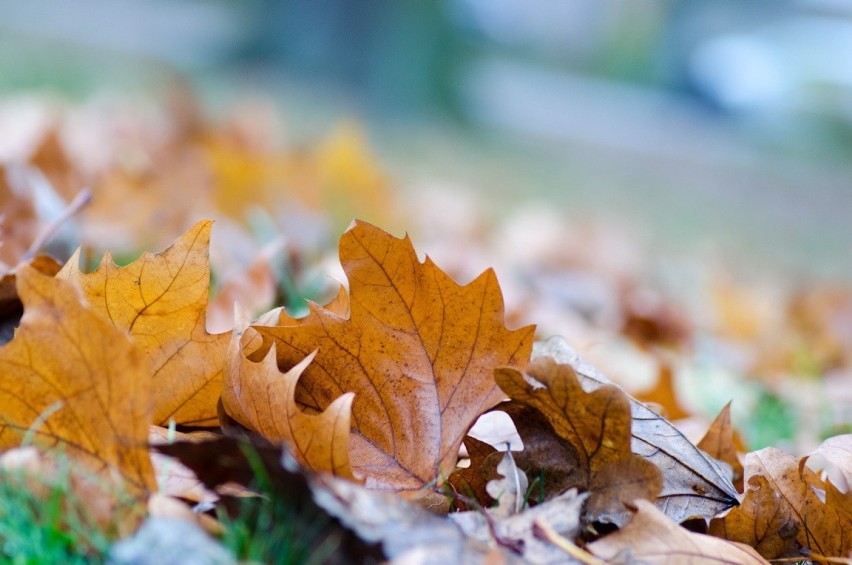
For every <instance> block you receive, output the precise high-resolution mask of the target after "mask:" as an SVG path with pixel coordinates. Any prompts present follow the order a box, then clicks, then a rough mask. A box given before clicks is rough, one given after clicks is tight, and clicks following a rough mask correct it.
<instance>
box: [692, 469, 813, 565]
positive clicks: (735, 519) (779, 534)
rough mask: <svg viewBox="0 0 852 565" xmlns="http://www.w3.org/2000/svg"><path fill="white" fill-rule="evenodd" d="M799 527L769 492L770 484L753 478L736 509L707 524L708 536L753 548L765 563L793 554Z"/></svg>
mask: <svg viewBox="0 0 852 565" xmlns="http://www.w3.org/2000/svg"><path fill="white" fill-rule="evenodd" d="M798 531H799V527H798V525H797V523H796V521H795V520H794V519H793V515H792V511H791V508H790V505H789V504H786V503H785V502H784V499H783V498H781V497H780V496H779V495H778V492H777V491H776V490H775V489H773V488H772V485H771V484H770V483H769V480H768V479H767V478H766V477H764V476H762V475H755V476H753V477H750V478H749V480H748V489H747V490H746V492H745V496H744V497H743V501H742V502H741V503H740V506H739V508H734V509H733V510H731V511H730V512H728V514H727V515H726V516H725V517H724V518H714V519H713V520H711V521H710V530H709V533H710V534H711V535H714V536H717V537H720V538H723V539H727V540H731V541H735V542H739V543H743V544H745V545H748V546H750V547H753V548H754V549H755V550H756V551H757V552H758V553H760V555H762V556H763V557H765V558H766V559H775V558H777V557H782V556H784V555H787V554H793V553H794V551H795V549H796V547H797V546H796V533H797V532H798Z"/></svg>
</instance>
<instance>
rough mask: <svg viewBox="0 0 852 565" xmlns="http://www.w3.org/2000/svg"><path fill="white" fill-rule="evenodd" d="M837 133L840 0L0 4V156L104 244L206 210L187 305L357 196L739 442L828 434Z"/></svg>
mask: <svg viewBox="0 0 852 565" xmlns="http://www.w3.org/2000/svg"><path fill="white" fill-rule="evenodd" d="M151 100H154V101H155V102H153V103H152V102H151ZM128 101H129V102H128ZM850 155H852V1H850V0H750V1H742V0H679V1H674V0H597V1H594V2H590V1H580V0H419V1H415V0H410V1H403V0H357V1H351V0H350V1H346V0H286V1H280V2H278V1H273V0H256V1H253V2H229V1H225V0H206V1H200V0H146V1H122V2H115V1H112V0H76V1H75V2H73V3H68V2H64V1H61V0H30V1H29V2H26V3H23V2H21V3H4V4H0V162H3V163H7V162H12V161H14V160H16V159H17V160H23V161H27V162H29V163H30V164H33V165H35V166H36V167H38V168H39V170H41V171H42V172H43V173H44V175H45V180H47V181H48V183H47V184H51V185H52V186H53V188H55V189H57V191H58V192H59V194H60V196H62V197H63V198H64V199H65V201H66V202H67V201H70V200H71V198H72V197H73V196H74V194H75V192H76V191H77V190H79V188H80V186H83V185H85V183H89V184H90V185H91V186H92V188H93V192H94V194H95V198H94V200H93V202H92V204H91V206H90V207H89V208H88V209H87V210H86V211H84V214H83V220H82V221H81V222H80V223H81V224H82V225H83V228H84V229H83V231H82V233H83V236H80V235H79V234H77V233H73V234H69V235H68V237H67V238H66V239H67V240H68V241H69V242H73V245H77V244H78V243H79V242H80V241H81V240H83V241H86V242H87V243H88V244H90V245H95V246H98V245H100V246H101V247H102V248H104V247H109V248H111V249H119V250H122V249H123V251H122V252H119V253H117V254H116V256H117V257H118V258H119V259H121V258H122V253H126V254H128V255H127V257H126V259H127V260H130V259H132V255H133V253H136V254H138V250H140V249H160V248H162V247H163V246H165V245H167V244H168V242H170V241H172V240H173V239H174V238H175V237H176V236H177V235H178V234H179V233H181V232H182V231H183V230H185V229H186V228H188V227H189V226H190V225H191V224H192V223H193V222H195V221H196V220H198V219H200V218H201V217H215V218H217V227H216V230H214V241H213V247H212V252H213V257H212V258H211V260H212V261H213V277H214V283H215V286H217V288H218V289H219V290H218V292H219V295H220V296H221V297H224V299H222V300H218V299H217V300H218V301H219V304H218V310H217V306H216V305H215V304H212V305H211V307H210V308H209V309H208V316H209V319H208V322H209V324H208V326H209V327H213V325H215V324H214V318H215V316H214V314H215V312H217V311H218V312H219V314H220V315H219V318H218V322H215V323H218V324H220V326H217V328H218V329H219V330H221V329H227V327H228V324H229V323H230V321H231V318H230V316H231V312H232V309H231V308H232V304H233V298H234V296H237V295H239V293H240V292H242V295H241V296H242V298H240V299H241V300H254V302H250V303H249V306H250V307H251V308H252V309H253V311H254V312H255V313H259V312H262V311H264V309H267V308H269V307H271V305H273V304H275V305H277V304H286V305H288V306H289V307H291V308H301V307H303V305H304V302H303V300H302V299H303V298H305V297H307V298H317V297H319V296H321V295H322V290H321V287H323V284H322V283H316V281H317V280H319V279H317V277H316V271H311V270H310V269H309V268H308V267H311V266H316V263H317V262H318V261H325V262H324V263H322V265H321V268H320V269H319V271H322V272H328V270H329V269H331V270H332V271H333V270H334V268H335V267H334V266H333V265H332V264H333V263H335V259H334V257H333V256H332V257H331V258H330V259H328V260H323V259H319V258H317V257H316V254H314V255H311V253H310V252H307V251H305V250H310V249H312V248H315V247H317V246H322V245H325V248H326V249H327V250H333V248H334V242H335V241H336V238H337V236H338V235H339V233H340V231H342V229H344V228H345V226H346V225H347V224H348V222H349V221H350V220H351V218H352V217H353V216H357V217H361V218H364V219H366V220H369V221H372V222H374V223H377V224H379V225H381V226H383V227H385V228H386V229H388V230H390V231H393V232H394V233H396V234H401V233H402V232H403V231H406V230H408V231H409V232H410V233H411V234H412V237H413V239H414V241H415V244H416V246H417V249H418V251H420V252H423V251H428V253H429V254H430V255H431V256H433V257H434V258H435V260H436V263H437V264H439V265H440V266H441V267H442V268H444V269H445V270H447V271H448V272H450V273H451V274H452V275H453V276H454V277H456V278H457V279H458V280H469V279H470V278H472V277H473V276H475V275H476V274H477V273H478V272H480V271H481V270H482V269H483V268H485V267H488V266H494V267H495V268H496V270H497V273H498V275H499V277H500V281H501V286H502V288H503V292H504V295H505V297H506V304H507V318H508V320H509V323H510V325H513V326H518V325H520V324H522V323H536V324H538V327H539V335H540V336H542V337H544V336H548V335H553V334H560V335H564V336H566V337H567V338H568V341H569V343H571V344H572V345H573V346H574V347H576V348H577V349H578V350H579V351H580V352H581V353H582V354H583V355H584V356H586V357H587V358H589V359H590V360H591V361H592V362H593V363H594V364H595V365H596V366H598V367H600V368H601V369H602V370H603V371H604V372H605V373H606V374H608V375H609V376H611V377H613V378H614V379H616V380H617V381H618V382H621V383H622V384H624V385H625V386H626V388H627V389H628V390H629V391H630V392H633V393H636V394H638V393H639V392H641V390H643V389H645V390H646V392H647V390H648V389H649V387H650V388H652V389H653V390H651V392H648V395H649V396H646V397H644V398H645V399H646V400H648V401H650V402H654V403H657V404H659V405H661V406H663V407H664V408H665V409H666V410H667V411H668V413H669V414H672V417H673V418H675V416H674V414H677V415H678V416H680V417H683V416H691V415H697V416H698V417H699V421H700V423H699V424H698V426H697V427H695V426H693V429H698V430H699V433H698V437H700V432H701V431H703V429H706V424H707V423H708V421H709V420H708V419H709V418H712V416H713V415H714V414H715V413H716V412H718V410H719V409H720V408H721V407H722V406H723V405H724V404H725V403H726V402H727V401H728V400H730V399H731V398H735V399H736V402H735V404H734V417H735V422H736V423H737V424H738V425H739V426H741V428H742V429H743V431H744V433H745V435H746V439H747V441H748V443H749V445H750V447H752V448H757V447H762V446H765V445H779V446H783V445H787V446H792V447H793V448H795V449H798V450H799V451H800V452H804V451H805V450H807V449H808V448H811V447H813V446H814V445H816V444H817V442H818V440H819V439H820V438H821V437H825V436H826V435H829V434H831V433H839V432H841V431H844V430H846V431H848V430H849V429H852V428H850V426H852V424H850V422H852V370H850V367H852V348H850V344H852V292H850V291H849V283H850V282H852V261H849V247H850V244H852V159H850ZM28 178H29V179H30V180H29V181H28V182H29V186H33V187H35V188H38V187H39V186H41V187H43V186H46V185H45V183H43V182H42V181H41V180H39V179H40V178H41V177H38V178H36V177H28ZM34 178H36V180H35V181H34V180H33V179H34ZM40 183H41V184H40ZM24 184H27V183H24ZM36 192H38V191H36ZM42 192H44V191H42ZM264 199H266V202H267V204H269V203H272V202H273V201H274V199H277V203H278V204H277V208H278V210H277V211H276V210H273V209H270V208H267V210H266V211H265V212H258V210H257V209H255V208H252V207H251V205H250V204H251V202H254V201H258V202H263V201H264ZM47 200H49V199H47ZM392 200H396V201H402V202H404V203H405V205H404V206H401V207H397V208H394V211H390V208H389V202H391V201H392ZM282 203H283V205H282ZM397 203H398V202H397ZM0 204H2V203H0ZM48 204H49V202H48ZM274 207H275V206H273V208H274ZM54 208H57V207H56V206H54ZM59 208H60V209H61V206H59ZM303 209H306V210H308V213H301V212H300V213H293V210H303ZM400 210H402V211H400ZM222 212H224V214H222ZM55 215H56V213H55V212H54V216H55ZM50 217H51V216H50V214H47V215H44V214H42V220H45V219H50ZM228 217H231V219H234V218H237V219H238V220H239V221H245V223H247V224H249V226H250V228H251V232H252V233H251V234H249V235H246V231H247V230H246V229H245V226H243V228H240V229H236V228H235V229H231V228H229V224H228V221H229V220H228ZM246 218H248V220H247V221H246V220H245V219H246ZM329 218H331V220H329V221H326V220H328V219H329ZM323 222H326V224H325V227H323V228H322V229H318V228H317V226H318V225H320V224H323ZM0 223H2V222H0ZM0 227H2V226H0ZM152 229H153V230H155V231H156V230H159V231H160V232H161V234H160V236H159V238H158V237H157V236H156V235H154V236H152V235H150V234H151V230H152ZM36 231H37V230H35V229H33V232H34V233H35V232H36ZM140 233H143V234H148V235H145V236H142V237H140V235H139V234H140ZM282 233H283V235H285V236H286V237H287V238H288V239H287V241H288V245H289V247H286V248H285V246H283V245H280V241H281V239H280V238H278V237H277V236H276V234H279V235H280V234H282ZM323 234H325V235H323ZM0 235H2V234H0ZM123 237H124V238H125V239H124V240H123V239H122V238H123ZM217 237H218V240H217ZM323 238H325V239H323ZM318 242H323V243H318ZM27 245H28V243H27ZM276 246H277V247H276ZM8 248H9V246H8V242H7V247H6V249H8ZM22 249H26V245H24V246H23V247H22ZM282 249H283V250H284V251H282ZM259 250H260V251H259ZM0 251H2V249H0ZM276 254H277V255H276ZM217 255H218V257H217ZM273 256H275V257H278V259H276V260H275V261H272V260H271V259H270V258H271V257H273ZM66 257H67V254H66ZM97 257H99V255H92V257H91V259H92V260H95V259H96V258H97ZM255 257H257V260H260V261H261V262H266V263H269V264H273V263H274V264H275V265H276V266H275V268H274V269H273V270H274V271H275V272H274V273H273V275H269V273H268V272H267V271H268V269H267V271H263V270H261V271H258V272H261V273H266V275H264V276H266V279H263V278H262V277H261V279H262V281H261V282H263V281H267V282H269V281H270V280H271V281H272V282H271V283H270V284H271V287H270V288H267V290H265V291H263V292H260V291H258V290H257V288H259V287H257V286H255V287H251V286H249V285H248V281H249V278H250V277H253V276H254V275H253V274H252V273H254V272H255V271H254V270H253V269H254V268H255V267H256V266H257V265H255V263H253V261H255ZM0 261H6V262H7V263H9V264H10V265H14V264H15V263H14V260H12V261H11V262H10V261H9V260H7V259H6V258H3V257H0ZM261 266H263V265H261ZM267 267H268V265H267ZM338 269H339V267H338ZM232 275H233V276H232ZM337 276H338V279H339V280H343V275H342V273H338V274H337ZM229 277H230V278H229ZM323 280H325V281H326V283H327V282H328V280H327V279H323ZM229 281H236V282H235V284H230V283H229ZM229 284H230V286H229ZM258 284H261V283H258ZM263 284H266V283H263ZM267 286H269V285H267ZM328 286H329V285H328V284H325V287H326V289H327V287H328ZM224 289H227V292H226V291H225V290H224ZM231 291H233V293H235V294H233V295H232V294H229V293H230V292H231ZM267 291H268V292H267ZM211 331H212V330H211ZM655 383H656V384H655ZM654 387H656V388H654ZM675 393H677V394H675ZM677 403H683V404H685V406H686V408H685V409H683V408H682V407H679V406H678V405H677ZM687 427H688V426H686V425H684V429H687ZM695 439H697V438H695Z"/></svg>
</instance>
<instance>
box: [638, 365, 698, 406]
mask: <svg viewBox="0 0 852 565" xmlns="http://www.w3.org/2000/svg"><path fill="white" fill-rule="evenodd" d="M636 400H638V401H639V402H642V403H645V404H652V405H656V406H659V407H660V408H661V409H662V411H661V412H660V415H661V416H663V417H664V418H668V419H670V420H680V419H681V418H688V417H689V416H690V415H691V414H690V413H689V412H687V411H686V410H684V409H683V408H682V407H681V405H680V402H678V399H677V394H676V392H675V383H674V372H673V371H672V367H671V365H670V364H668V363H666V362H665V361H661V362H660V369H659V371H658V373H657V383H656V385H654V388H652V389H651V390H647V391H642V392H641V393H639V394H637V395H636Z"/></svg>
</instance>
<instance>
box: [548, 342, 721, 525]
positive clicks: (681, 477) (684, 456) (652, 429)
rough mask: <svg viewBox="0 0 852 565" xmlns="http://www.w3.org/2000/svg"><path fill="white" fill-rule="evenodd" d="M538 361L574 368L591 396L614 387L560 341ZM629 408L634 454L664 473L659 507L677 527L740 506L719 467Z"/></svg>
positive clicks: (663, 423) (642, 411)
mask: <svg viewBox="0 0 852 565" xmlns="http://www.w3.org/2000/svg"><path fill="white" fill-rule="evenodd" d="M539 357H552V358H553V359H555V360H556V361H557V362H559V363H567V364H569V365H571V367H572V368H573V369H574V371H575V372H576V373H577V376H578V378H579V380H580V384H581V385H582V387H583V389H584V390H586V391H587V392H588V391H593V390H596V389H598V388H600V387H601V386H604V385H606V384H611V383H610V382H609V379H607V378H606V377H605V376H604V375H602V374H601V373H600V372H598V371H597V370H596V369H595V368H594V367H592V366H591V365H589V364H588V363H586V362H585V361H583V360H582V359H581V358H580V356H579V355H578V354H577V352H576V351H574V349H572V348H571V347H570V346H569V345H568V344H567V343H566V342H565V340H564V339H563V338H561V337H558V336H557V337H552V338H550V339H548V340H547V341H544V342H537V343H536V344H535V345H534V347H533V359H536V358H539ZM630 407H631V413H632V416H633V426H632V435H633V440H632V443H631V448H632V450H633V452H634V453H636V454H637V455H641V456H642V457H644V458H646V459H648V460H649V461H651V462H652V463H654V464H655V465H656V466H657V467H658V468H659V469H660V470H661V471H663V490H662V492H661V493H660V496H659V497H657V500H656V504H657V505H658V506H659V507H660V509H661V510H662V511H663V512H665V514H666V515H667V516H669V517H670V518H671V519H672V520H674V521H675V522H678V523H680V522H682V521H684V520H686V519H687V518H692V517H697V516H700V517H704V518H712V517H713V516H715V515H717V514H718V513H720V512H722V511H723V510H725V509H727V508H730V507H731V506H734V505H736V504H737V491H736V489H735V488H734V486H733V485H732V484H731V481H730V480H729V479H728V478H727V477H726V476H725V474H724V472H723V471H722V470H721V469H720V467H719V464H718V463H716V462H715V461H714V460H713V459H712V458H711V457H710V456H708V455H706V454H705V453H703V452H702V451H701V450H699V449H698V448H697V447H696V446H695V445H693V444H692V443H691V442H690V441H689V440H688V439H686V438H685V437H684V436H683V434H682V433H680V432H679V431H678V430H677V429H676V428H675V427H674V426H673V425H672V424H671V423H670V422H668V421H667V420H665V419H664V418H661V417H660V416H658V415H657V414H655V413H654V412H652V411H651V410H650V409H648V407H646V406H645V405H643V404H642V403H641V402H638V401H636V400H635V399H632V398H631V399H630Z"/></svg>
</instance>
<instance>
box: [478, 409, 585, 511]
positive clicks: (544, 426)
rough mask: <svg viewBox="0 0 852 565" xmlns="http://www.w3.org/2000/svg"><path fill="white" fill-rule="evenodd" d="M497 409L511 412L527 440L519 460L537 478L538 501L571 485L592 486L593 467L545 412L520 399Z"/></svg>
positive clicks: (533, 494)
mask: <svg viewBox="0 0 852 565" xmlns="http://www.w3.org/2000/svg"><path fill="white" fill-rule="evenodd" d="M494 410H500V411H502V412H504V413H505V414H507V415H508V416H509V417H510V418H511V419H512V421H514V422H516V424H515V427H516V428H517V430H518V433H519V434H520V437H521V439H522V441H523V450H521V451H516V452H515V454H514V455H515V460H516V461H517V462H518V465H519V466H520V467H521V469H524V470H525V471H526V472H527V474H528V476H529V478H530V479H531V480H532V481H533V482H534V484H535V488H534V491H533V492H532V493H531V498H532V500H533V501H534V502H537V503H541V502H544V501H545V500H549V499H551V498H553V497H554V496H556V495H558V494H560V493H563V492H565V491H566V490H568V489H569V488H572V487H577V486H582V487H583V488H584V489H585V488H587V487H588V482H589V470H588V467H587V466H584V465H582V464H581V457H580V454H579V453H578V452H577V448H576V447H574V446H573V445H572V444H571V442H569V441H567V440H566V439H564V438H562V437H560V436H559V435H558V434H557V433H556V432H555V431H554V430H553V426H551V424H550V422H549V421H548V420H547V418H546V417H545V416H543V415H542V413H541V412H539V411H538V410H536V409H535V408H532V407H530V406H524V405H523V404H519V403H517V402H504V403H502V404H499V405H498V406H497V407H496V408H495V409H494Z"/></svg>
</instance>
